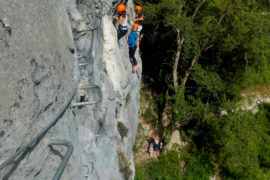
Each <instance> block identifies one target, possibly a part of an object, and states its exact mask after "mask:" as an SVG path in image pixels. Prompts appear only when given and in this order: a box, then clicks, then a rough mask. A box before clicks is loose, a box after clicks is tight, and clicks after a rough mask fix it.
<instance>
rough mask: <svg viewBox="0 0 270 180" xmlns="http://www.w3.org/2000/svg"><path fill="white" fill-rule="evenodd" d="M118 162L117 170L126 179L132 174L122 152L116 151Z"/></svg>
mask: <svg viewBox="0 0 270 180" xmlns="http://www.w3.org/2000/svg"><path fill="white" fill-rule="evenodd" d="M118 162H119V167H120V169H119V171H120V172H121V173H122V175H123V177H124V179H126V180H128V179H129V178H130V176H131V174H132V171H131V169H130V168H129V163H128V161H127V159H126V156H125V155H124V153H122V152H118Z"/></svg>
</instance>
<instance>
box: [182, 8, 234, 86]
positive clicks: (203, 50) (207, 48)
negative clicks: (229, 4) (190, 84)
mask: <svg viewBox="0 0 270 180" xmlns="http://www.w3.org/2000/svg"><path fill="white" fill-rule="evenodd" d="M228 11H229V8H228V9H227V10H225V11H224V12H223V13H222V14H221V16H220V18H219V20H218V23H217V25H218V26H220V24H221V22H222V20H223V19H224V17H225V16H226V15H227V13H228ZM208 40H209V39H207V40H206V42H208ZM213 47H214V44H210V45H208V46H207V47H206V48H203V49H202V52H205V51H207V50H209V49H211V48H213ZM198 58H199V57H197V56H194V57H193V58H192V60H191V65H190V66H189V67H188V69H187V70H186V72H185V76H184V78H183V80H182V83H181V88H182V89H183V90H184V88H185V85H186V82H187V79H188V77H189V75H190V74H191V72H192V69H193V67H194V65H195V63H196V62H197V59H198Z"/></svg>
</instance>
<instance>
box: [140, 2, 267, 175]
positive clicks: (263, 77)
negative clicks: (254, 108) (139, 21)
mask: <svg viewBox="0 0 270 180" xmlns="http://www.w3.org/2000/svg"><path fill="white" fill-rule="evenodd" d="M136 3H139V4H141V5H143V11H144V16H145V17H144V19H145V24H144V34H145V36H144V39H143V40H142V43H141V50H142V59H143V66H144V71H143V75H144V76H143V78H144V79H143V80H144V83H145V84H146V85H147V86H148V87H149V88H150V89H151V90H152V94H153V97H154V99H155V101H154V102H155V103H156V105H155V107H156V108H155V109H156V110H157V111H158V117H157V118H156V119H157V121H162V118H161V117H162V113H163V111H164V109H165V106H166V102H167V101H169V102H170V104H171V105H172V108H171V117H172V118H171V120H170V123H169V125H168V126H166V127H164V132H163V134H161V136H168V135H170V133H171V132H172V131H173V130H175V129H176V128H178V129H179V130H180V131H181V136H182V138H183V139H184V140H185V141H186V142H188V145H187V146H186V147H185V148H184V149H179V148H178V149H174V150H172V151H169V152H167V154H163V155H161V156H160V157H159V158H158V160H156V161H154V162H152V163H150V164H143V165H137V176H136V178H137V179H145V178H146V179H209V177H210V176H213V175H214V174H218V175H219V176H221V177H224V178H226V179H269V178H270V169H269V168H270V146H269V140H270V106H269V105H262V106H261V107H260V111H259V112H258V113H257V114H256V115H253V114H251V113H250V112H246V111H240V110H238V111H236V109H237V106H236V105H235V104H236V102H238V101H239V100H240V98H241V95H240V94H241V91H242V90H243V89H245V88H247V87H251V86H255V85H256V86H257V85H263V84H267V83H269V81H270V61H269V58H270V34H269V32H270V18H269V16H270V14H269V10H270V4H269V1H267V0H259V1H254V0H245V1H244V0H198V1H185V0H156V1H152V0H137V1H136ZM149 47H151V48H149ZM223 109H225V110H226V111H227V116H223V117H220V115H219V113H220V111H221V110H223ZM159 124H160V123H159ZM176 124H180V125H181V126H180V127H179V126H176Z"/></svg>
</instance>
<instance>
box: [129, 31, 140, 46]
mask: <svg viewBox="0 0 270 180" xmlns="http://www.w3.org/2000/svg"><path fill="white" fill-rule="evenodd" d="M138 38H139V34H138V33H137V32H131V33H130V34H129V36H128V44H129V47H130V48H133V49H135V48H136V47H137V43H136V40H137V39H138Z"/></svg>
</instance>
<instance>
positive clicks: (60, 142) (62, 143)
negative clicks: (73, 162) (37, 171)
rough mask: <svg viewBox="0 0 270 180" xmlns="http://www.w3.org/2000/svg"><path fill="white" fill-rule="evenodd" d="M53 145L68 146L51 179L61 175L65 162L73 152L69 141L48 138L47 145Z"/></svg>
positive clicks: (55, 179) (56, 179)
mask: <svg viewBox="0 0 270 180" xmlns="http://www.w3.org/2000/svg"><path fill="white" fill-rule="evenodd" d="M53 145H60V146H66V147H68V150H67V152H66V154H65V156H64V158H63V160H62V162H61V164H60V165H59V167H58V169H57V171H56V173H55V174H54V176H53V178H52V179H53V180H59V179H60V177H61V176H62V174H63V172H64V169H65V167H66V165H67V162H68V160H69V158H70V156H71V154H72V152H73V145H72V144H71V142H69V141H65V140H50V141H49V144H48V146H53Z"/></svg>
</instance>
